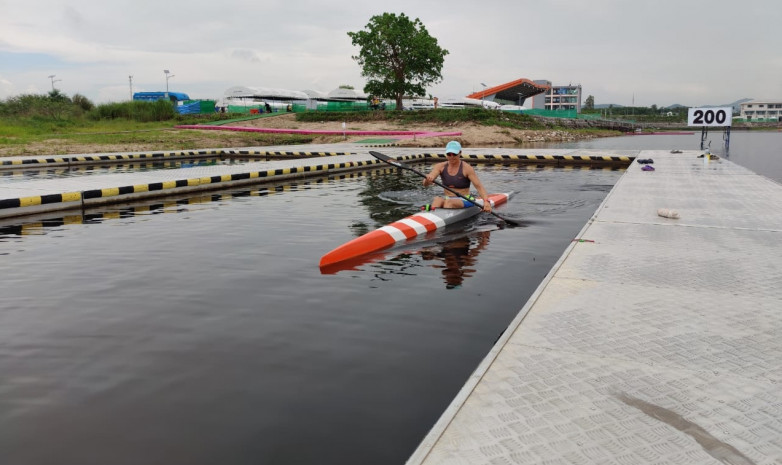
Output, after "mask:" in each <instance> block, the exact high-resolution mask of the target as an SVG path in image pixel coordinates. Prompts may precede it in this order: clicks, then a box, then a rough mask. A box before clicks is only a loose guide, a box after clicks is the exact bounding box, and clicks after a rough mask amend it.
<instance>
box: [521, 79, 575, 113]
mask: <svg viewBox="0 0 782 465" xmlns="http://www.w3.org/2000/svg"><path fill="white" fill-rule="evenodd" d="M534 82H535V84H538V85H541V86H546V87H547V88H548V90H547V91H546V93H544V94H539V95H536V96H535V97H533V98H532V100H531V102H529V104H528V106H529V108H530V109H533V108H534V109H539V110H576V112H577V113H581V85H580V84H578V85H575V86H574V85H571V84H568V85H566V86H555V85H552V84H551V81H546V80H537V81H534Z"/></svg>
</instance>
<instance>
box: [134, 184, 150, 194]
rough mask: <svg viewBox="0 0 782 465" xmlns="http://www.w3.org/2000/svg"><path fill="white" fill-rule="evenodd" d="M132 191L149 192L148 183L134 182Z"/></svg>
mask: <svg viewBox="0 0 782 465" xmlns="http://www.w3.org/2000/svg"><path fill="white" fill-rule="evenodd" d="M133 192H149V184H135V185H133Z"/></svg>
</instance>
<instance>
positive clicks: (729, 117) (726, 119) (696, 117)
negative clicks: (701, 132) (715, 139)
mask: <svg viewBox="0 0 782 465" xmlns="http://www.w3.org/2000/svg"><path fill="white" fill-rule="evenodd" d="M732 123H733V108H731V107H717V108H689V109H687V126H730V125H731V124H732Z"/></svg>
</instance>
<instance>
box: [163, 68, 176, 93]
mask: <svg viewBox="0 0 782 465" xmlns="http://www.w3.org/2000/svg"><path fill="white" fill-rule="evenodd" d="M163 72H164V73H166V98H168V80H169V79H171V78H172V77H174V75H173V74H171V75H169V73H170V71H169V70H167V69H164V70H163Z"/></svg>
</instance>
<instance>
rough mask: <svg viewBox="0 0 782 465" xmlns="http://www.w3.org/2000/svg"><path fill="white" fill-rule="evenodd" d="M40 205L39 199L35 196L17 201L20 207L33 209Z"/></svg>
mask: <svg viewBox="0 0 782 465" xmlns="http://www.w3.org/2000/svg"><path fill="white" fill-rule="evenodd" d="M40 204H41V197H40V196H37V195H36V196H34V197H22V198H20V199H19V206H20V207H34V206H36V205H40Z"/></svg>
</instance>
